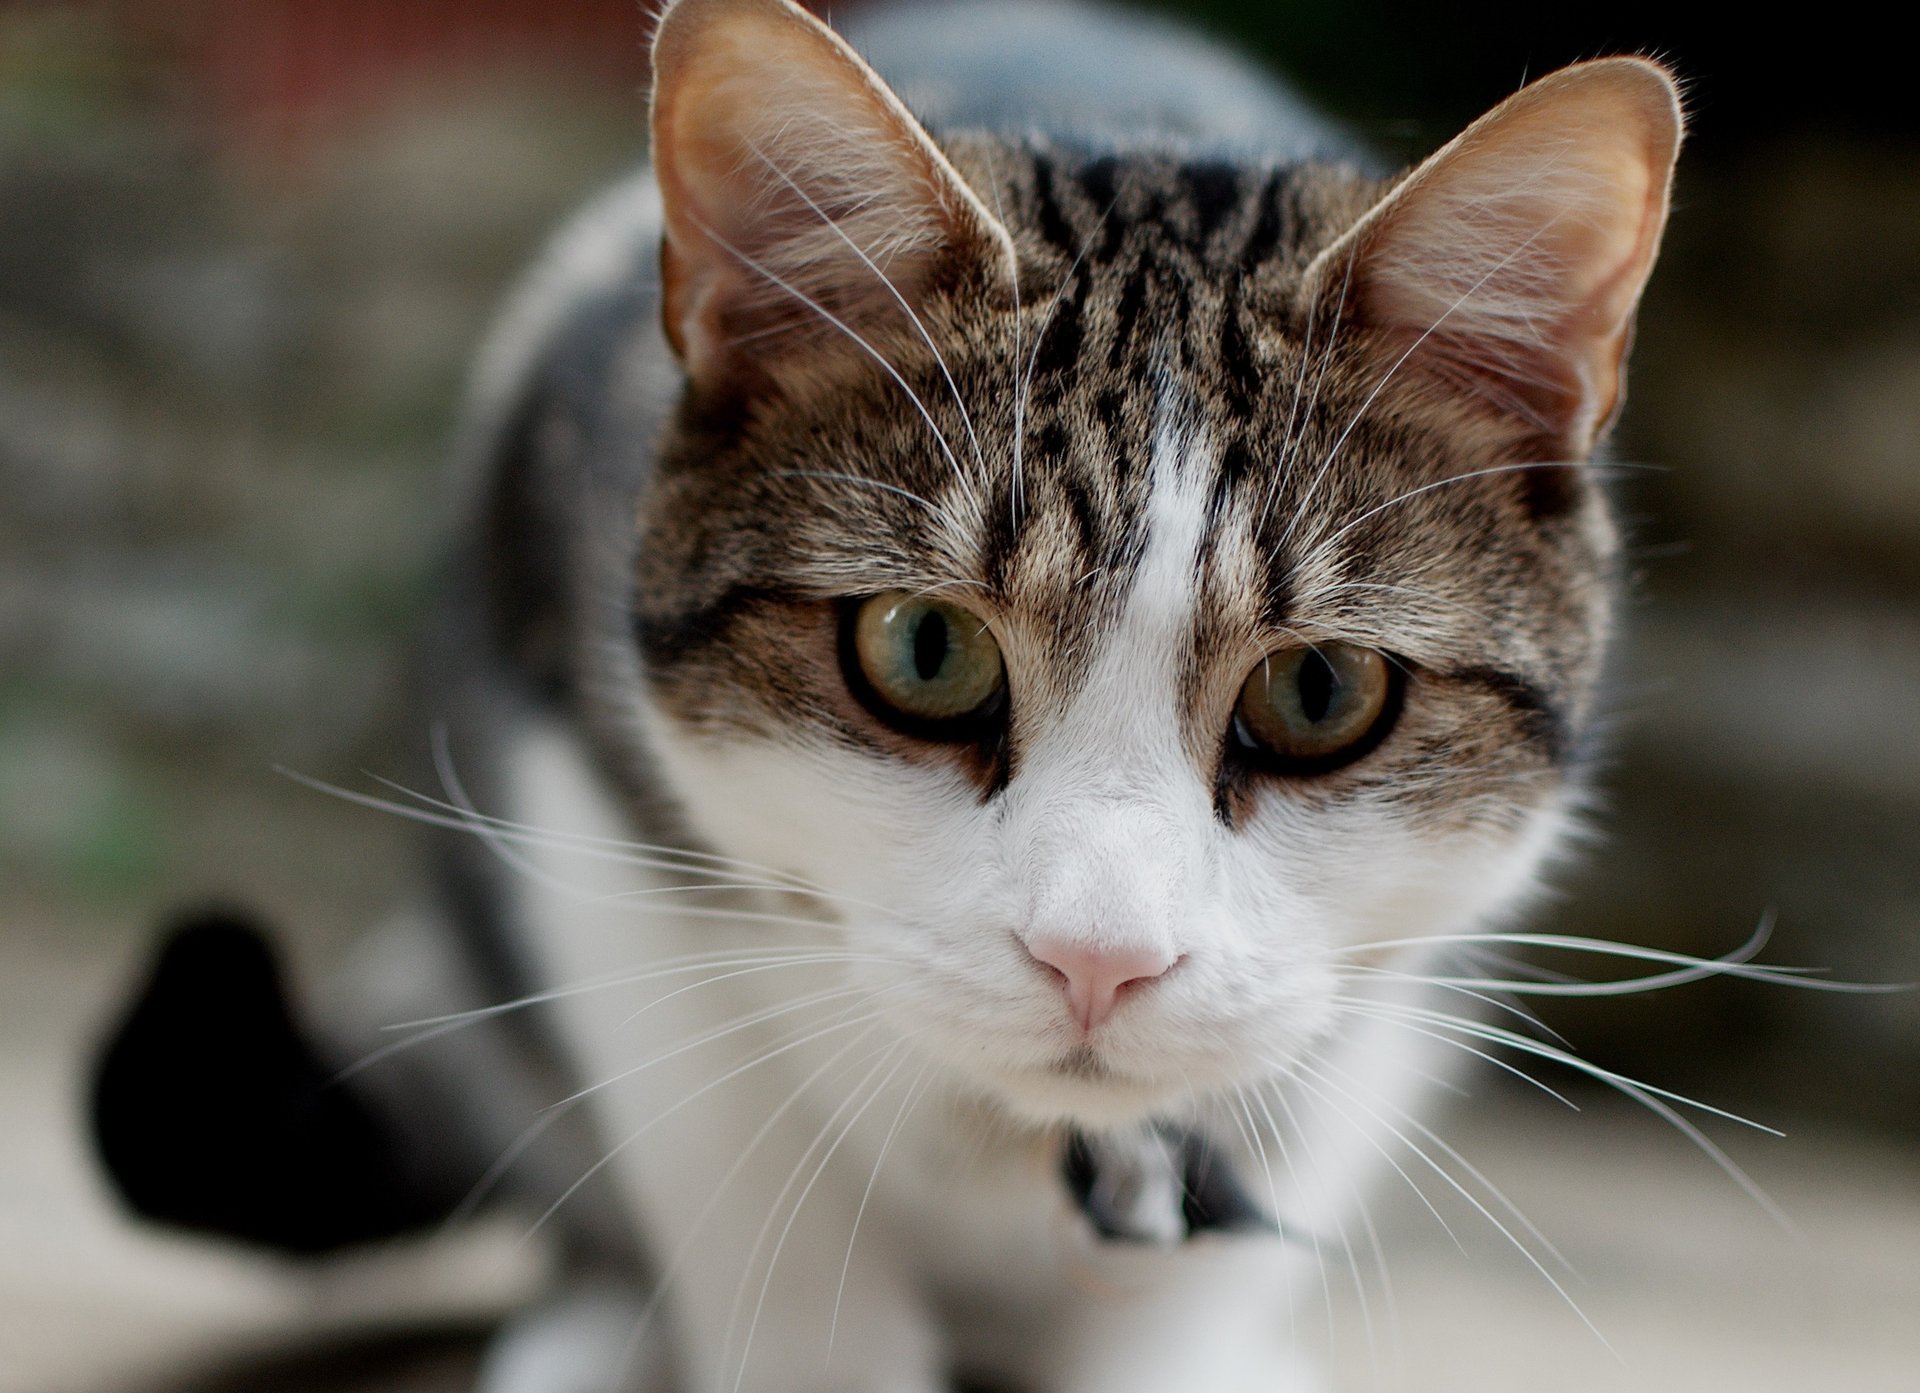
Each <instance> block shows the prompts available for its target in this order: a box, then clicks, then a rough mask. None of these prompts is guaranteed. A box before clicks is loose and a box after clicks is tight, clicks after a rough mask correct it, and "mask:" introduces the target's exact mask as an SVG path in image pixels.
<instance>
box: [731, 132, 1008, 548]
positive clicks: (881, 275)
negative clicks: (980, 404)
mask: <svg viewBox="0 0 1920 1393" xmlns="http://www.w3.org/2000/svg"><path fill="white" fill-rule="evenodd" d="M747 149H748V150H750V151H752V153H753V154H754V156H755V157H757V158H758V159H759V160H760V162H761V163H762V164H764V165H765V166H766V167H767V168H768V169H770V170H772V171H773V172H774V174H776V175H777V176H779V178H780V180H781V182H782V183H784V184H785V185H786V186H787V187H788V188H789V189H791V190H792V191H793V192H794V193H795V194H796V195H798V197H799V199H800V201H801V202H802V203H804V204H806V205H807V207H808V208H809V209H811V210H812V211H813V213H814V214H815V216H817V217H818V218H819V219H820V221H821V222H822V223H824V224H825V225H826V226H827V227H828V228H830V229H831V230H832V231H833V234H834V235H835V236H836V237H838V238H839V239H840V240H841V241H842V242H844V243H846V244H847V248H848V250H850V251H851V252H852V253H853V254H854V255H855V256H857V257H859V258H860V264H861V265H863V266H865V267H866V268H867V269H868V270H869V271H871V272H873V275H874V278H875V279H876V280H878V281H879V282H880V284H882V285H884V286H885V287H886V288H887V293H888V294H889V295H891V296H893V299H894V303H896V304H897V305H899V306H900V309H901V311H902V312H903V313H905V315H906V316H907V319H908V321H909V322H910V323H911V324H912V325H913V327H914V330H915V331H916V332H917V333H918V334H919V335H920V338H921V340H922V342H924V343H925V344H926V345H927V349H928V351H930V352H931V353H932V354H933V360H934V362H936V363H937V364H939V366H940V375H941V376H942V377H944V378H946V380H947V391H948V392H950V393H952V395H953V404H954V406H955V408H956V409H958V411H959V412H960V421H961V424H962V425H964V426H965V427H966V428H967V439H968V440H969V441H971V442H972V444H973V458H974V461H975V463H977V464H979V465H980V467H981V468H982V469H983V470H984V469H985V468H986V456H985V455H983V454H981V452H980V437H979V436H978V435H976V434H975V433H974V429H973V417H972V416H971V415H969V414H968V412H967V404H966V402H965V401H963V400H962V399H961V396H960V388H959V386H958V385H957V384H956V383H955V382H954V380H953V372H952V370H951V369H949V368H948V367H947V360H946V356H945V355H944V354H942V353H941V352H940V346H939V345H938V344H936V343H935V342H934V341H933V335H932V334H930V333H928V332H927V326H926V324H925V322H924V321H922V320H921V318H920V316H919V314H918V313H917V312H916V311H915V310H914V308H913V306H912V304H911V303H909V302H908V300H907V297H906V296H904V295H902V294H901V293H900V288H899V287H898V286H897V285H895V284H894V283H893V282H892V280H890V279H889V278H888V277H887V274H886V273H885V272H884V271H882V270H881V269H880V268H879V267H878V266H877V265H875V264H874V260H873V258H872V257H871V256H869V255H868V254H867V250H866V248H864V247H862V246H861V245H860V244H859V243H858V242H856V241H854V240H853V238H852V237H850V236H849V235H848V234H847V230H846V229H845V228H844V227H842V226H841V225H840V223H839V221H838V220H837V219H835V218H834V217H833V216H832V215H831V214H829V213H828V212H827V210H826V209H824V208H822V207H821V206H820V205H819V204H818V203H816V202H814V200H813V197H812V196H811V195H810V194H808V192H807V191H806V190H805V189H803V188H801V187H800V185H799V184H798V183H796V182H795V181H794V179H793V176H792V175H790V174H788V173H787V172H786V171H785V170H784V169H782V168H780V166H779V165H778V164H776V163H774V161H773V159H772V158H771V157H769V156H768V155H767V154H766V153H765V152H764V151H762V150H761V149H760V148H759V147H758V146H756V145H754V144H752V143H751V142H749V143H748V145H747ZM962 486H963V487H967V484H966V481H965V480H962ZM974 508H975V511H976V513H977V512H978V510H979V502H978V500H977V499H976V500H975V503H974Z"/></svg>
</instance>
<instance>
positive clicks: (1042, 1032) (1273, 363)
mask: <svg viewBox="0 0 1920 1393" xmlns="http://www.w3.org/2000/svg"><path fill="white" fill-rule="evenodd" d="M656 52H657V57H656V67H657V72H658V77H657V87H656V94H655V162H656V168H657V171H658V174H659V178H660V183H661V188H662V194H663V198H664V202H665V210H666V226H667V239H666V245H665V249H664V252H663V280H664V285H665V291H666V314H667V327H668V334H669V338H670V339H671V340H672V342H673V343H674V345H675V346H676V348H677V350H678V351H679V353H680V354H681V356H682V359H683V362H684V363H685V366H686V368H687V372H688V388H687V395H686V399H685V401H684V402H683V404H682V409H681V411H680V414H679V417H678V421H677V424H676V426H675V428H674V430H673V432H672V434H671V438H670V439H669V440H668V441H667V442H666V444H665V448H664V450H663V452H662V457H661V460H660V464H659V466H658V469H657V473H656V476H655V478H654V479H653V481H652V483H651V486H650V489H649V492H648V495H647V497H646V498H645V499H644V500H643V506H642V509H641V517H640V545H639V558H640V560H639V574H638V576H637V585H636V590H635V595H636V600H635V625H636V635H637V639H638V642H639V644H640V648H641V652H642V655H643V659H644V664H645V670H646V684H647V685H646V691H645V693H644V696H643V698H642V702H641V705H642V712H641V716H642V724H643V726H644V727H645V728H646V729H647V730H648V731H650V732H651V734H652V737H653V738H652V739H651V740H650V741H649V744H650V747H651V753H652V754H653V756H654V758H655V759H656V760H657V761H658V763H659V764H660V766H661V768H662V770H663V772H664V774H665V775H666V777H667V780H668V782H669V784H670V785H671V787H672V789H673V790H674V792H675V793H676V794H677V796H678V798H679V800H680V801H681V802H682V803H683V804H684V807H685V809H686V812H687V814H688V816H689V818H690V820H691V822H692V823H693V825H694V826H695V828H696V829H697V830H698V831H699V832H700V833H701V834H702V835H704V836H705V837H706V838H708V839H709V840H710V841H711V842H712V843H713V844H714V845H715V846H716V847H718V848H720V849H722V850H724V851H726V852H728V853H730V854H733V855H737V856H740V857H742V858H745V859H749V860H752V861H756V862H760V863H763V864H767V865H772V866H777V867H779V868H781V869H783V870H788V871H791V872H793V873H795V874H798V875H800V876H803V877H805V878H806V879H808V880H809V881H811V882H813V883H815V884H817V885H819V886H821V887H824V888H825V889H826V890H828V891H830V892H831V894H832V899H831V902H830V903H831V906H832V908H831V915H832V917H833V919H834V920H835V922H836V923H837V925H838V929H839V932H841V933H843V934H844V936H845V938H846V940H847V942H848V944H849V945H850V947H851V948H852V949H853V951H854V952H855V954H856V955H857V961H856V962H855V964H854V966H853V968H852V970H853V971H854V973H855V975H856V977H857V978H858V979H859V981H860V982H861V983H862V984H863V985H866V986H869V987H871V988H872V989H873V992H874V996H873V1001H874V1004H875V1006H876V1007H877V1009H879V1010H881V1011H882V1012H883V1013H884V1014H885V1016H886V1018H887V1019H888V1020H889V1021H890V1022H891V1023H892V1025H893V1027H894V1029H895V1030H897V1031H898V1032H899V1033H900V1034H901V1035H905V1036H911V1037H912V1038H913V1039H914V1041H915V1042H916V1045H917V1047H918V1048H919V1049H920V1050H921V1051H923V1052H924V1053H925V1054H926V1055H927V1056H929V1057H930V1058H932V1059H933V1060H935V1061H937V1062H938V1063H940V1064H942V1065H943V1066H945V1068H946V1069H947V1070H948V1071H949V1072H950V1073H951V1074H952V1075H953V1076H955V1077H956V1078H958V1079H959V1080H961V1081H963V1082H964V1083H965V1084H966V1085H968V1086H969V1087H970V1088H971V1089H972V1090H973V1091H976V1092H978V1093H981V1094H983V1095H985V1096H988V1097H990V1098H993V1099H996V1100H998V1101H999V1102H1001V1103H1003V1104H1004V1105H1006V1106H1007V1107H1009V1108H1011V1109H1012V1110H1014V1111H1015V1112H1017V1113H1019V1114H1022V1115H1025V1116H1029V1117H1033V1118H1037V1119H1042V1120H1053V1119H1062V1118H1066V1119H1072V1120H1074V1121H1077V1122H1081V1123H1085V1124H1090V1125H1099V1124H1110V1123H1115V1122H1120V1121H1125V1120H1128V1119H1132V1118H1137V1117H1140V1116H1143V1115H1145V1114H1147V1113H1149V1112H1154V1111H1156V1110H1164V1109H1167V1108H1169V1107H1176V1106H1178V1105H1180V1103H1181V1100H1183V1099H1186V1098H1190V1097H1194V1096H1197V1095H1204V1094H1207V1093H1210V1092H1215V1091H1220V1090H1226V1089H1231V1088H1232V1087H1234V1086H1236V1085H1240V1084H1245V1083H1249V1082H1252V1081H1254V1080H1257V1079H1260V1078H1264V1077H1267V1076H1270V1075H1272V1074H1274V1073H1276V1072H1280V1071H1284V1070H1285V1069H1286V1068H1288V1067H1289V1066H1290V1064H1292V1063H1293V1062H1294V1061H1296V1060H1298V1059H1300V1058H1301V1057H1302V1056H1303V1055H1304V1054H1305V1053H1306V1052H1308V1051H1310V1050H1311V1049H1313V1048H1314V1047H1315V1046H1316V1044H1318V1043H1319V1042H1322V1041H1325V1040H1327V1039H1328V1038H1330V1037H1332V1036H1333V1035H1334V1034H1335V1033H1337V1031H1338V1028H1339V1025H1340V1022H1341V1020H1342V1018H1343V1017H1344V1016H1345V1015H1346V1014H1347V1013H1349V1012H1351V1011H1354V1010H1364V1009H1365V1008H1364V1005H1357V1004H1356V1001H1357V999H1359V998H1363V997H1364V996H1365V994H1366V990H1367V983H1368V982H1369V981H1370V980H1374V979H1371V978H1369V977H1368V976H1367V975H1366V973H1367V970H1368V969H1378V968H1380V967H1382V966H1387V965H1390V964H1391V962H1392V960H1393V959H1394V958H1395V957H1396V956H1397V954H1398V953H1399V952H1401V951H1402V950H1404V948H1405V947H1406V945H1408V943H1409V942H1410V941H1415V940H1418V939H1421V938H1424V937H1429V936H1433V935H1437V934H1447V933H1457V932H1460V931H1462V930H1464V929H1467V928H1470V927H1473V926H1475V925H1477V924H1480V923H1482V922H1484V921H1485V920H1487V919H1488V918H1490V917H1492V916H1495V915H1498V914H1501V913H1504V912H1507V911H1509V910H1510V909H1511V908H1512V907H1513V906H1514V905H1515V904H1516V902H1517V901H1518V900H1519V899H1520V898H1521V897H1522V896H1523V894H1524V892H1525V890H1526V888H1527V887H1528V886H1529V884H1530V883H1531V882H1532V879H1533V876H1534V874H1535V870H1536V868H1537V866H1538V865H1539V863H1540V861H1541V859H1542V857H1543V855H1544V854H1545V852H1546V850H1547V849H1548V848H1549V847H1550V846H1551V845H1552V844H1553V842H1554V840H1555V837H1556V835H1557V833H1558V831H1559V829H1560V827H1561V824H1562V822H1563V820H1564V810H1565V805H1566V802H1567V797H1568V794H1567V790H1568V787H1569V778H1570V773H1571V767H1572V763H1573V761H1574V758H1575V755H1576V753H1577V750H1578V748H1579V742H1580V740H1581V738H1582V734H1583V731H1584V728H1585V726H1586V723H1587V721H1588V719H1589V713H1590V708H1591V705H1592V692H1593V686H1594V683H1595V679H1596V674H1597V669H1598V665H1599V661H1600V655H1601V649H1602V647H1603V644H1604V640H1605V636H1606V629H1607V613H1608V601H1607V596H1608V591H1609V584H1608V572H1609V569H1610V565H1611V557H1612V554H1613V534H1612V531H1611V528H1610V526H1609V523H1608V521H1607V518H1606V514H1605V510H1604V507H1603V504H1602V501H1601V499H1600V496H1599V493H1598V490H1597V489H1595V488H1594V487H1593V485H1592V483H1591V481H1590V480H1589V479H1588V477H1587V472H1586V469H1585V466H1584V460H1585V458H1586V456H1587V453H1588V451H1589V450H1590V449H1591V446H1592V444H1593V441H1594V438H1595V436H1596V435H1597V433H1598V432H1599V431H1600V430H1601V429H1602V428H1603V426H1604V423H1605V421H1606V419H1607V418H1608V417H1609V416H1610V414H1611V412H1612V410H1613V409H1614V405H1615V401H1616V399H1617V396H1618V382H1619V372H1620V359H1621V354H1622V351H1623V348H1624V344H1625V341H1626V336H1627V332H1628V328H1629V324H1630V318H1631V313H1632V309H1633V305H1634V303H1635V300H1636V299H1637V295H1638V291H1639V288H1640V285H1641V283H1642V282H1643V281H1644V278H1645V275H1646V272H1647V270H1648V268H1649V267H1650V264H1651V260H1652V256H1653V250H1654V245H1655V242H1656V240H1657V236H1658V231H1659V227H1660V223H1661V220H1662V218H1663V216H1664V210H1665V199H1666V180H1667V174H1668V170H1669V169H1670V166H1671V162H1672V156H1673V151H1674V145H1675V142H1676V140H1677V134H1678V127H1677V115H1676V112H1675V109H1674V105H1673V97H1672V88H1671V84H1670V83H1669V81H1668V80H1667V79H1666V77H1665V75H1664V74H1662V73H1660V72H1659V70H1658V69H1656V68H1653V67H1652V66H1651V65H1648V64H1644V63H1638V62H1633V61H1615V62H1609V63H1600V64H1592V65H1587V66H1586V67H1584V68H1580V69H1571V70H1568V72H1566V73H1563V74H1560V75H1557V76H1556V77H1555V78H1550V79H1547V80H1545V81H1543V82H1542V83H1539V84H1536V85H1535V86H1534V87H1532V88H1529V89H1527V90H1526V91H1525V92H1522V93H1521V94H1520V95H1519V96H1517V97H1515V98H1514V99H1512V100H1511V101H1510V102H1508V103H1507V104H1505V105H1504V106H1502V107H1501V108H1499V109H1498V110H1497V111H1496V112H1494V113H1493V114H1491V115H1490V116H1488V117H1487V118H1483V120H1482V121H1481V122H1479V123H1477V124H1476V125H1475V126H1474V127H1473V128H1471V129H1470V130H1469V131H1468V132H1467V133H1466V135H1464V136H1462V137H1461V138H1460V140H1458V141H1456V142H1454V143H1453V144H1452V145H1450V146H1448V147H1447V148H1446V149H1444V150H1442V151H1441V152H1440V154H1438V155H1436V156H1434V157H1433V159H1432V160H1430V161H1428V163H1427V164H1425V165H1423V166H1421V167H1420V169H1418V170H1416V171H1415V172H1414V173H1413V174H1411V175H1410V176H1407V177H1406V178H1404V179H1402V180H1400V181H1397V182H1393V183H1388V184H1379V183H1375V182H1373V181H1370V180H1367V179H1364V178H1361V177H1360V176H1357V175H1354V174H1351V173H1348V172H1342V171H1336V170H1324V169H1285V168H1277V167H1276V168H1261V167H1246V166H1232V165H1224V164H1219V163H1210V162H1204V161H1194V160H1190V159H1186V158H1183V157H1181V156H1178V155H1172V154H1164V153H1162V154H1154V153H1147V154H1136V155H1129V156H1113V155H1109V154H1100V153H1089V152H1079V151H1065V150H1058V149H1051V148H1047V147H1045V146H1041V145H1037V144H1028V145H1019V146H1015V145H1009V144H1005V143H1000V142H994V141H988V140H986V139H983V138H973V139H954V140H950V141H949V142H948V143H947V144H946V145H945V146H944V147H937V146H936V145H935V144H934V143H933V141H932V140H931V138H930V137H929V136H927V135H926V133H925V132H923V131H922V130H921V129H920V128H919V127H918V126H917V125H916V124H914V122H913V120H912V118H911V117H910V116H908V115H907V113H906V112H905V111H904V109H903V108H901V107H900V106H899V104H898V102H897V101H896V100H894V99H893V98H892V96H891V94H890V93H888V92H887V90H886V89H885V88H884V86H882V85H881V84H880V82H879V80H878V79H877V78H876V77H874V76H873V74H872V73H871V72H870V71H869V70H868V69H866V68H865V66H864V65H863V64H861V63H860V61H859V60H858V59H857V58H856V57H854V56H853V55H852V53H851V52H850V51H849V50H847V49H846V48H845V47H844V46H843V45H841V44H840V43H839V42H838V40H836V39H834V38H833V37H832V36H831V35H830V34H828V33H827V32H826V31H825V30H824V29H823V28H821V27H820V26H818V25H817V24H815V23H814V22H813V21H812V20H811V19H809V18H807V17H806V16H805V15H804V14H803V13H802V12H800V11H798V10H795V9H793V8H791V7H789V6H786V5H783V4H776V3H773V0H683V3H682V4H681V5H679V6H677V7H676V8H675V9H674V10H672V11H670V12H669V15H668V16H667V18H666V20H665V21H664V22H663V27H662V30H661V34H660V38H659V43H658V48H657V51H656ZM989 210H991V211H989Z"/></svg>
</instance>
